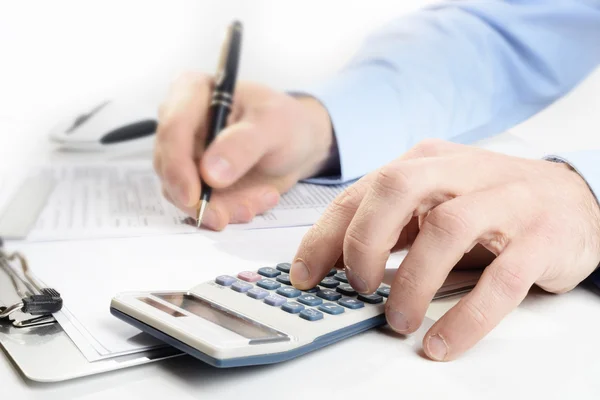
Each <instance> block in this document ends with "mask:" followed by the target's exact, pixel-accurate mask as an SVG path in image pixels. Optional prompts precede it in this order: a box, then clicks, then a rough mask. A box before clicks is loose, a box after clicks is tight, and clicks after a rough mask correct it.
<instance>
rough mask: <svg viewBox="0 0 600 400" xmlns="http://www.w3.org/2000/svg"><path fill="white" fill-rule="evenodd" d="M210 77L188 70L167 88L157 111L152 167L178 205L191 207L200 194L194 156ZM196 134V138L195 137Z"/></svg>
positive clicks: (204, 114) (203, 116)
mask: <svg viewBox="0 0 600 400" xmlns="http://www.w3.org/2000/svg"><path fill="white" fill-rule="evenodd" d="M211 87H212V80H211V79H210V78H209V77H208V76H206V75H203V74H195V73H188V74H184V75H182V76H181V77H180V78H178V79H177V80H176V81H175V82H174V84H173V85H172V87H171V90H170V92H169V95H168V96H167V99H166V100H165V102H164V103H163V105H162V106H161V109H160V112H159V123H158V129H157V134H156V143H155V150H154V167H155V170H156V173H157V174H158V175H159V177H160V178H161V180H162V181H163V184H164V185H165V187H166V190H167V192H168V193H169V195H170V196H171V197H172V198H173V199H174V200H175V202H176V203H178V204H179V205H181V206H184V207H192V206H194V205H195V204H196V202H197V201H198V198H199V197H200V178H199V175H198V166H197V163H196V158H197V157H198V153H199V152H200V151H201V147H198V146H202V144H203V141H202V140H199V139H201V137H202V135H203V133H204V131H205V129H204V126H205V124H206V119H207V113H208V102H209V100H210V90H211ZM198 136H199V137H198Z"/></svg>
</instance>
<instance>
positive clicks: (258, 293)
mask: <svg viewBox="0 0 600 400" xmlns="http://www.w3.org/2000/svg"><path fill="white" fill-rule="evenodd" d="M246 294H247V295H248V296H250V297H252V298H253V299H257V300H262V299H264V298H265V297H267V296H268V295H269V292H267V291H266V290H263V289H259V288H252V289H250V290H248V293H246Z"/></svg>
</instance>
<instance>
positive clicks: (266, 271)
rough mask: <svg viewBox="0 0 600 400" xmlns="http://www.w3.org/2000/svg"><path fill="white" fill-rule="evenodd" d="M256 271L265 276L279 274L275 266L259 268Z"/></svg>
mask: <svg viewBox="0 0 600 400" xmlns="http://www.w3.org/2000/svg"><path fill="white" fill-rule="evenodd" d="M258 273H259V274H261V275H262V276H266V277H267V278H275V277H276V276H278V275H280V274H281V272H280V271H277V270H276V269H275V268H271V267H263V268H259V269H258Z"/></svg>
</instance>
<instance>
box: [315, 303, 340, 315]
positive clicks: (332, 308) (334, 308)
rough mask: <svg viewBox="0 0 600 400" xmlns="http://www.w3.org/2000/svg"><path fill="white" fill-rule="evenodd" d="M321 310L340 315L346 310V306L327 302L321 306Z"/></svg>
mask: <svg viewBox="0 0 600 400" xmlns="http://www.w3.org/2000/svg"><path fill="white" fill-rule="evenodd" d="M319 310H321V311H324V312H326V313H327V314H331V315H338V314H341V313H343V312H344V307H341V306H338V305H337V304H334V303H325V304H321V305H320V306H319Z"/></svg>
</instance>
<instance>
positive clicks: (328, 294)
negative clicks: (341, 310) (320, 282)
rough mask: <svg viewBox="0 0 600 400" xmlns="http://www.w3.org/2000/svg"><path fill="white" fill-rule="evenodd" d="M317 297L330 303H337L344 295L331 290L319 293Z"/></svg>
mask: <svg viewBox="0 0 600 400" xmlns="http://www.w3.org/2000/svg"><path fill="white" fill-rule="evenodd" d="M317 296H318V297H320V298H322V299H325V300H330V301H336V300H339V299H341V298H342V295H341V294H339V293H338V292H336V291H334V290H331V289H323V290H321V291H319V292H318V293H317Z"/></svg>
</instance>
